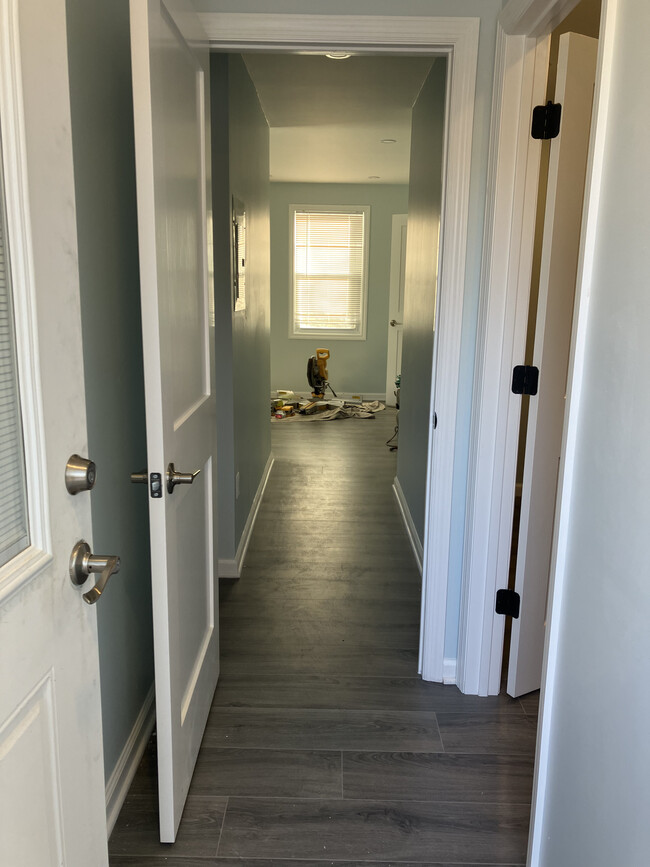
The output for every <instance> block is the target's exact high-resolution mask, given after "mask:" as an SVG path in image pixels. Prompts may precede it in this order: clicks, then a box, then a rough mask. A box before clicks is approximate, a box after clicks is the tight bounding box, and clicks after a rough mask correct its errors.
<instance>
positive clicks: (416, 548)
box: [393, 477, 423, 575]
mask: <svg viewBox="0 0 650 867" xmlns="http://www.w3.org/2000/svg"><path fill="white" fill-rule="evenodd" d="M393 492H394V494H395V499H396V500H397V505H398V506H399V510H400V514H401V516H402V521H404V527H405V529H406V533H407V535H408V537H409V542H410V543H411V548H413V553H414V555H415V559H416V561H417V564H418V569H419V570H420V575H421V574H422V553H423V552H422V542H420V537H419V536H418V531H417V530H416V529H415V524H414V522H413V517H412V515H411V510H410V509H409V504H408V503H407V502H406V497H405V496H404V491H403V490H402V486H401V485H400V483H399V479H398V478H397V477H395V479H394V480H393Z"/></svg>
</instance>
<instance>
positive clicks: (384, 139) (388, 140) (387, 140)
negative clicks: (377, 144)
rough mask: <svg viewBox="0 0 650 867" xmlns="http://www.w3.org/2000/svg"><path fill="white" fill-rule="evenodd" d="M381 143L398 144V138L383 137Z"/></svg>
mask: <svg viewBox="0 0 650 867" xmlns="http://www.w3.org/2000/svg"><path fill="white" fill-rule="evenodd" d="M381 143H382V144H397V139H396V138H383V139H382V140H381Z"/></svg>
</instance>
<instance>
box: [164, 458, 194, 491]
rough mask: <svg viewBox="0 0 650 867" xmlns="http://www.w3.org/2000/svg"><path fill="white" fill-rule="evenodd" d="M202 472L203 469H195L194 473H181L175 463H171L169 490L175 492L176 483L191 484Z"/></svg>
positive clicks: (168, 474) (168, 476)
mask: <svg viewBox="0 0 650 867" xmlns="http://www.w3.org/2000/svg"><path fill="white" fill-rule="evenodd" d="M200 472H201V470H194V472H193V473H179V472H178V471H177V470H176V469H175V468H174V464H170V465H169V466H168V467H167V491H168V492H169V493H170V494H173V493H174V488H175V486H176V485H191V484H192V482H193V481H194V479H195V478H196V477H197V476H198V474H199V473H200Z"/></svg>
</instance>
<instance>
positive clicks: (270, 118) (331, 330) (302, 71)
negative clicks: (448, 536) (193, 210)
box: [212, 52, 448, 671]
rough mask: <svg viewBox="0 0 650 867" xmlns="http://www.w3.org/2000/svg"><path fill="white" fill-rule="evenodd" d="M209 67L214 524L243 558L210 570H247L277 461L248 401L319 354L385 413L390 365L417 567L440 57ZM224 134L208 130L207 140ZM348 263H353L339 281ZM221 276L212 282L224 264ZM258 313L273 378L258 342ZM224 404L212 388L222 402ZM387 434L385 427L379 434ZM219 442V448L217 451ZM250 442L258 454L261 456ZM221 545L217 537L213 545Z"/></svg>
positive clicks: (347, 394) (440, 164)
mask: <svg viewBox="0 0 650 867" xmlns="http://www.w3.org/2000/svg"><path fill="white" fill-rule="evenodd" d="M212 64H213V73H212V107H213V116H214V117H218V116H219V113H221V114H223V113H224V111H225V112H227V115H226V116H227V117H228V119H229V122H228V124H227V127H228V128H229V129H230V133H229V135H227V136H226V137H225V138H224V140H223V142H221V143H219V142H218V141H217V143H216V144H214V147H215V149H216V150H218V151H219V153H220V154H221V156H222V157H223V154H224V152H227V155H228V160H227V163H226V170H225V171H224V162H225V161H224V160H223V158H222V159H221V163H220V165H217V164H216V163H215V164H213V185H214V189H215V196H214V212H215V243H216V244H220V245H221V246H220V249H221V251H222V254H221V261H222V262H225V263H226V265H227V267H231V266H230V259H228V258H227V257H226V256H225V255H224V249H223V238H225V237H228V238H229V242H230V243H231V245H232V250H233V252H232V263H233V264H232V278H233V279H232V288H233V292H232V298H231V299H227V298H225V299H224V298H221V299H219V297H217V302H216V303H217V316H216V319H217V328H218V329H219V328H220V325H219V320H220V319H221V321H222V322H226V329H228V327H229V323H230V322H232V327H231V329H230V331H229V333H228V334H226V335H225V338H226V339H224V340H223V341H221V348H220V347H219V345H218V347H217V353H218V356H219V353H220V357H218V358H217V365H218V367H220V368H221V369H222V375H221V377H220V378H221V379H222V380H223V379H224V377H223V370H226V371H227V370H228V368H229V366H230V369H231V371H232V385H231V389H232V395H233V398H234V406H235V418H234V419H233V420H230V419H228V420H226V424H227V426H228V428H229V430H228V431H227V434H226V436H225V437H222V438H221V446H222V458H221V467H222V468H223V474H224V476H227V477H224V478H222V479H221V482H220V489H221V491H222V492H223V496H224V507H223V508H222V509H221V510H220V512H221V514H223V515H224V516H225V520H226V522H227V521H228V513H229V512H230V511H232V509H231V508H229V502H228V497H232V499H233V500H234V501H235V524H236V526H235V527H230V528H229V527H227V526H225V525H224V523H223V522H222V526H221V528H220V532H223V533H224V534H226V533H232V532H233V530H234V536H235V538H236V542H235V541H231V542H230V548H231V550H233V551H234V550H235V549H236V550H237V554H236V556H235V557H233V558H232V561H231V562H230V563H228V564H227V565H224V564H222V566H223V568H220V574H221V576H222V577H224V578H225V577H237V576H238V575H239V574H241V569H242V564H243V562H244V553H245V551H246V549H247V544H248V538H246V540H245V542H244V543H243V544H242V541H241V539H242V538H244V537H246V535H247V533H248V534H250V531H251V530H252V526H253V523H254V520H255V514H256V511H257V509H258V508H259V504H260V502H261V496H262V492H263V490H264V487H265V485H266V481H267V479H268V477H269V474H270V470H271V467H270V464H269V462H268V461H267V462H266V464H265V463H264V461H265V457H264V455H268V453H269V450H270V443H269V436H270V435H269V433H268V432H266V431H265V430H263V429H261V427H260V424H259V410H251V406H253V405H255V406H257V407H258V408H259V406H261V405H262V404H263V405H264V407H267V408H268V406H269V399H270V398H271V397H273V398H281V397H283V398H284V403H285V405H286V404H287V403H288V402H289V401H288V400H287V397H286V393H287V392H289V393H290V394H293V395H294V396H297V397H300V396H302V397H304V398H307V399H308V398H309V395H310V392H311V388H310V386H309V384H308V381H307V376H306V374H305V369H306V366H307V364H306V363H307V359H308V358H309V357H310V356H311V355H314V354H315V353H316V350H317V349H318V348H319V347H321V346H325V347H326V348H327V349H328V351H329V352H330V354H331V358H330V360H329V362H328V368H329V374H328V375H329V379H330V381H331V382H332V384H333V387H334V389H335V391H336V393H337V395H338V397H339V398H340V399H342V400H346V401H348V402H349V401H352V402H353V404H354V406H355V407H356V406H358V405H359V404H364V403H366V404H367V403H368V402H372V403H376V402H381V405H382V406H384V405H385V404H386V402H387V401H386V398H387V396H388V398H389V399H391V398H392V401H391V402H392V403H393V404H394V403H395V392H396V390H397V387H396V379H397V374H402V375H401V390H400V391H401V403H400V410H399V413H400V421H401V425H400V431H399V441H400V446H401V448H400V449H398V453H397V463H398V469H397V472H396V473H395V484H394V490H395V492H396V494H397V499H398V502H399V508H400V510H401V513H402V516H403V520H404V523H405V524H406V528H407V531H408V534H409V538H410V541H411V544H412V547H413V550H414V552H415V554H416V558H417V560H418V565H419V567H420V569H422V563H423V551H424V544H425V512H426V500H427V464H428V460H429V446H430V442H429V441H430V431H431V424H430V418H431V405H432V399H431V392H432V387H433V382H434V378H435V377H434V370H435V366H434V355H435V351H434V334H435V333H436V331H437V330H438V329H437V328H436V327H435V319H436V296H437V284H438V242H439V237H440V218H441V212H442V200H443V180H442V178H443V170H444V150H445V124H446V113H447V101H448V82H447V74H446V73H447V61H446V58H445V57H444V56H437V57H435V56H434V57H432V56H412V55H411V56H399V55H384V56H373V55H354V54H351V55H350V56H349V57H346V58H342V59H336V58H328V57H326V56H325V55H324V54H323V53H322V52H321V53H320V54H311V55H308V56H305V55H297V54H272V53H264V54H244V55H226V54H215V55H213V57H212ZM224 82H227V83H228V84H227V87H224ZM412 124H413V135H412ZM267 127H268V128H267ZM219 136H220V130H219V124H218V123H217V124H215V125H214V126H213V137H216V138H217V140H218V137H219ZM267 136H268V137H269V138H270V145H269V144H266V137H267ZM269 152H270V155H269ZM267 161H268V164H269V165H270V171H269V169H267V174H266V176H265V174H264V165H265V164H266V163H267ZM409 178H411V181H412V183H411V186H410V188H409ZM413 178H415V182H413ZM409 210H410V211H411V214H412V216H411V218H410V225H409V229H408V233H407V232H405V231H404V228H403V227H401V228H400V224H399V222H397V224H396V220H397V221H399V219H401V220H402V221H404V220H405V217H404V215H405V214H406V213H407V212H408V211H409ZM226 212H228V223H229V224H231V227H232V233H231V231H230V228H226ZM400 215H401V217H400ZM353 221H355V222H354V226H355V228H354V232H356V233H358V237H355V238H354V243H356V244H357V245H358V246H357V248H355V249H354V250H353V249H352V248H351V247H350V243H351V242H350V238H351V237H352V235H351V229H350V226H351V225H353ZM358 224H360V226H359V225H358ZM396 227H397V231H396ZM219 238H220V239H221V240H218V239H219ZM244 239H245V240H244ZM298 241H299V243H298ZM405 241H406V245H405V244H404V242H405ZM346 245H347V246H346ZM269 254H270V255H269ZM216 261H218V257H216ZM216 267H217V268H218V265H217V266H216ZM350 268H351V269H352V271H354V270H355V269H356V271H355V273H344V272H346V269H350ZM400 277H401V282H400ZM216 278H217V281H219V280H220V279H221V281H222V282H223V279H224V278H223V277H221V278H220V275H219V274H218V273H217V274H216ZM228 279H230V277H229V278H228ZM269 282H270V309H269V301H268V299H269ZM400 287H401V292H402V295H403V298H404V300H403V301H402V302H401V308H403V309H404V316H405V317H406V318H405V319H404V324H403V323H402V321H401V320H400V321H399V325H398V324H397V319H396V316H395V315H393V314H394V310H393V314H391V302H393V303H394V304H395V306H397V307H400V301H399V294H400ZM391 291H392V292H393V296H395V295H397V296H398V298H397V300H396V302H395V298H394V297H393V298H391ZM224 300H225V306H224ZM355 304H356V305H357V306H356V308H355ZM220 305H221V307H220ZM328 305H329V307H328ZM400 315H401V314H400ZM269 317H270V324H271V325H270V331H271V337H270V362H271V363H270V375H269V371H268V370H267V369H265V366H267V365H268V359H267V358H265V357H264V351H265V346H264V334H263V332H264V327H265V325H264V323H265V322H267V323H268V321H269ZM391 321H394V322H395V324H393V325H391V324H390V323H391ZM403 329H405V330H404V337H403V345H404V347H405V348H404V369H403V370H402V369H401V368H400V370H397V367H396V365H397V357H396V356H397V353H396V352H393V353H392V357H391V364H392V365H393V367H394V368H395V370H394V371H393V373H392V382H391V387H390V390H389V386H388V385H387V379H388V374H387V368H388V363H389V361H388V355H389V352H388V347H389V339H390V338H391V337H392V336H393V335H394V334H395V333H396V331H397V330H399V331H402V330H403ZM265 387H266V390H265ZM280 390H281V392H282V393H281V394H280ZM241 396H244V397H243V398H242V397H241ZM227 399H228V397H227V395H226V394H224V403H226V401H227ZM382 411H383V410H382ZM389 412H390V411H387V412H386V415H388V414H389ZM278 415H282V416H284V413H278ZM393 416H394V417H395V419H396V415H395V414H392V413H391V417H393ZM300 418H301V417H300V416H299V415H298V413H297V412H296V413H294V414H293V415H291V416H290V417H286V418H285V417H283V418H282V419H281V420H280V419H278V420H277V421H276V420H275V419H273V423H275V424H280V426H286V425H288V424H296V423H298V424H300V423H304V422H301V421H300ZM309 423H310V424H313V423H316V422H315V421H314V420H313V419H311V418H310V419H309ZM318 423H319V424H320V423H321V422H320V421H319V422H318ZM358 423H359V422H357V424H358ZM366 423H367V422H366ZM335 426H337V425H336V424H335ZM395 427H396V421H391V424H390V430H389V432H388V435H387V437H386V440H388V439H391V437H392V435H393V433H394V430H395ZM393 442H395V440H394V439H393ZM224 443H225V445H226V449H228V447H229V448H230V449H231V451H230V452H228V451H226V453H225V456H224ZM253 452H254V453H256V454H257V455H260V454H261V455H262V458H261V459H260V458H257V464H255V457H253V458H252V459H251V457H250V455H251V453H253ZM260 477H261V478H262V483H259V480H260ZM251 480H252V482H251ZM258 483H259V484H258ZM230 502H232V500H231V501H230ZM237 525H238V526H237ZM242 527H243V530H242ZM227 546H228V540H222V539H221V536H220V547H222V548H224V547H227ZM417 670H418V669H417V666H416V671H417Z"/></svg>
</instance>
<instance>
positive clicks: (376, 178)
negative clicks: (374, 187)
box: [368, 175, 381, 181]
mask: <svg viewBox="0 0 650 867" xmlns="http://www.w3.org/2000/svg"><path fill="white" fill-rule="evenodd" d="M380 178H381V175H368V180H369V181H378V180H379V179H380Z"/></svg>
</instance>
